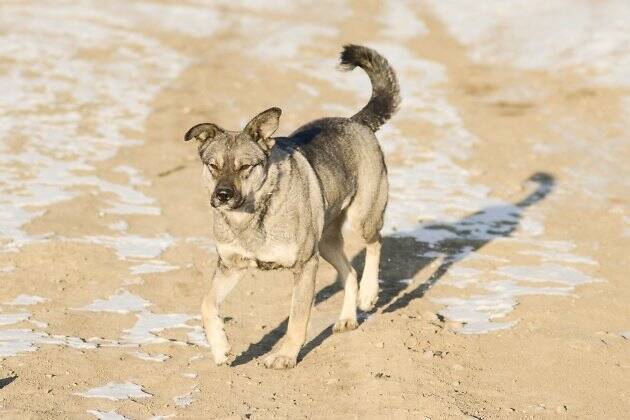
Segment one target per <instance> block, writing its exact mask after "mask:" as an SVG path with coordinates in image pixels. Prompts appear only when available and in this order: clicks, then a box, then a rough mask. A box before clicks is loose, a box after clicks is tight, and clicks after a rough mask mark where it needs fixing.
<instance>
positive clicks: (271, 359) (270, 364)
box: [265, 353, 297, 369]
mask: <svg viewBox="0 0 630 420" xmlns="http://www.w3.org/2000/svg"><path fill="white" fill-rule="evenodd" d="M296 362H297V357H291V356H287V355H285V354H282V353H274V354H271V355H269V356H267V357H266V358H265V367H267V368H269V369H291V368H292V367H294V366H295V363H296Z"/></svg>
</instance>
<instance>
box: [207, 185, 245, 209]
mask: <svg viewBox="0 0 630 420" xmlns="http://www.w3.org/2000/svg"><path fill="white" fill-rule="evenodd" d="M240 201H241V200H240V196H239V194H238V193H237V192H236V191H235V190H234V189H233V188H229V187H219V188H217V189H216V190H214V193H213V194H212V198H211V200H210V204H211V205H212V207H215V208H226V209H235V208H236V207H238V206H239V205H240Z"/></svg>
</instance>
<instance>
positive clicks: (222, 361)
mask: <svg viewBox="0 0 630 420" xmlns="http://www.w3.org/2000/svg"><path fill="white" fill-rule="evenodd" d="M212 356H213V358H214V363H215V364H216V365H217V366H221V365H227V364H228V358H229V356H230V354H229V353H223V354H213V355H212Z"/></svg>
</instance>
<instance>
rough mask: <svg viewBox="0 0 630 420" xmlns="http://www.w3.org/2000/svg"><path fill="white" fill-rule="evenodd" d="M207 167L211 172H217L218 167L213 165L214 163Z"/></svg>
mask: <svg viewBox="0 0 630 420" xmlns="http://www.w3.org/2000/svg"><path fill="white" fill-rule="evenodd" d="M208 167H209V168H210V169H211V170H213V171H214V172H218V171H219V167H218V166H217V165H215V164H214V163H208Z"/></svg>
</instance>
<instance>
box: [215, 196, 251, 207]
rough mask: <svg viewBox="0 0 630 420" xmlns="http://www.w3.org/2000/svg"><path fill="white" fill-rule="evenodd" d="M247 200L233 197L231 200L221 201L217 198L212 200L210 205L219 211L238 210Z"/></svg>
mask: <svg viewBox="0 0 630 420" xmlns="http://www.w3.org/2000/svg"><path fill="white" fill-rule="evenodd" d="M244 201H245V200H244V199H243V198H242V197H240V196H239V197H233V198H230V199H229V200H221V199H219V198H217V197H215V196H213V197H212V198H211V199H210V205H211V206H212V207H214V208H215V209H218V210H224V211H228V210H237V209H238V208H239V207H241V206H242V205H243V202H244Z"/></svg>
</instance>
